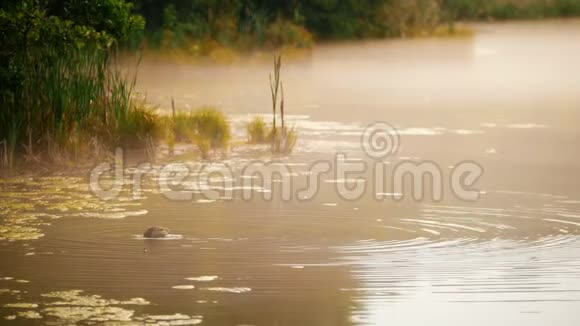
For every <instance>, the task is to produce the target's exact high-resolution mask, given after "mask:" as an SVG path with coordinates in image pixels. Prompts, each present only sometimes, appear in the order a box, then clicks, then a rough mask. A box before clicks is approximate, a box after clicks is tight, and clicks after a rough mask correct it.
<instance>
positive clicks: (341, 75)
mask: <svg viewBox="0 0 580 326" xmlns="http://www.w3.org/2000/svg"><path fill="white" fill-rule="evenodd" d="M476 29H477V31H478V33H477V36H476V37H474V38H473V39H469V40H414V41H407V40H402V41H381V42H364V43H353V44H341V45H324V46H320V47H319V48H317V49H316V50H315V51H314V53H313V54H312V56H311V57H310V58H307V59H304V60H303V61H299V62H293V63H288V64H287V65H286V66H285V68H284V72H283V74H284V75H283V76H284V81H285V90H286V94H287V110H288V111H289V112H291V113H292V116H291V117H290V118H289V120H290V121H291V124H292V125H294V126H295V127H296V128H297V130H298V132H299V135H300V140H299V142H298V144H297V147H296V149H295V153H294V154H293V155H292V156H291V157H288V158H281V159H280V161H281V162H283V163H285V166H286V167H288V169H289V171H287V173H286V174H284V175H283V176H282V178H281V180H283V182H290V183H292V185H293V186H294V187H295V188H299V186H303V185H305V184H306V183H307V182H308V179H309V177H310V176H312V174H311V173H312V171H311V170H310V164H312V163H313V162H319V161H333V162H335V160H336V155H335V154H336V153H339V152H340V153H344V154H345V155H346V156H347V160H346V162H342V164H347V165H348V164H352V165H354V164H355V163H356V162H366V163H367V166H373V165H374V164H377V162H376V161H374V160H372V159H371V158H369V157H368V156H367V155H366V154H365V153H364V152H363V150H362V149H361V146H360V138H361V134H362V132H363V130H364V128H365V126H367V125H368V124H369V123H371V122H374V121H387V122H389V123H390V124H392V125H394V126H396V127H397V129H398V130H399V134H400V135H401V136H400V141H401V143H400V148H399V151H398V152H397V153H396V154H394V155H392V156H390V157H387V158H385V159H384V160H381V161H380V162H378V164H380V165H381V166H383V167H384V168H385V171H386V173H387V175H388V174H389V173H392V172H393V171H394V169H395V167H396V166H397V164H398V163H400V162H407V161H414V162H420V161H424V160H429V161H432V162H434V163H436V164H437V166H439V168H440V170H441V172H442V175H443V176H444V178H443V180H448V179H449V175H450V173H451V171H452V170H453V168H454V167H455V166H457V165H458V164H460V162H462V161H465V160H471V161H475V162H477V163H478V164H480V165H481V166H482V167H483V168H484V170H485V172H484V174H483V176H482V177H481V178H480V180H479V181H478V182H477V184H476V185H475V188H476V189H478V190H479V192H480V194H481V198H480V199H479V200H478V201H475V202H467V201H463V200H460V199H458V198H456V197H455V196H453V194H452V193H451V192H450V190H449V187H447V186H446V187H445V189H444V196H443V199H442V200H440V201H433V200H429V199H424V200H419V201H416V200H413V199H412V198H411V197H410V196H409V194H407V195H406V196H405V199H404V200H401V201H396V200H395V199H394V198H393V197H395V195H396V194H395V190H394V189H392V187H389V185H388V184H387V187H386V188H385V189H382V190H381V191H378V190H376V189H375V188H374V187H373V186H374V182H375V181H376V176H375V175H373V174H372V173H371V172H370V171H367V172H365V173H361V174H355V175H353V176H350V177H348V178H344V177H340V176H337V175H332V174H329V175H323V176H322V177H321V180H320V182H319V184H320V189H319V191H318V193H317V195H316V196H315V197H314V198H312V199H311V200H300V198H298V197H295V198H293V199H292V200H289V201H285V200H282V199H281V198H280V197H279V196H277V194H278V193H280V189H279V188H277V186H278V185H279V183H277V184H272V185H269V186H268V185H262V184H252V185H251V186H248V184H247V183H246V182H247V179H248V178H247V177H246V178H243V177H241V174H242V172H243V169H244V167H245V166H247V165H248V163H249V162H251V161H253V160H255V159H263V160H270V156H269V155H267V154H265V152H267V149H264V148H260V147H252V148H247V147H240V146H238V147H234V148H233V149H232V152H231V153H230V155H229V157H228V158H227V159H226V160H225V161H221V162H213V163H200V162H195V161H186V163H187V164H189V166H190V167H191V170H192V171H194V172H195V173H192V174H191V175H190V176H189V177H188V178H187V180H186V182H184V183H182V184H181V185H179V186H176V187H173V188H172V189H174V190H176V189H177V190H183V191H189V192H191V194H192V195H193V198H191V199H190V200H187V201H174V200H169V199H167V198H166V196H164V194H163V193H162V189H160V187H159V182H160V181H163V180H164V177H163V176H162V173H161V170H162V168H163V167H162V166H159V165H156V166H153V169H152V170H148V173H147V174H146V176H145V177H144V178H143V179H144V181H143V185H142V189H141V190H142V191H141V193H140V194H138V195H137V196H134V195H133V193H132V192H131V185H130V184H129V185H127V186H126V187H125V188H124V191H123V192H122V193H121V194H120V196H119V197H118V198H116V199H114V200H111V201H102V200H99V199H97V198H95V197H94V196H93V195H92V194H91V192H90V191H89V187H88V185H87V181H88V177H87V176H54V177H37V178H20V179H9V180H1V185H0V187H1V189H2V191H1V192H0V216H1V217H2V220H1V224H0V255H1V257H2V259H1V261H0V304H1V305H2V309H0V317H1V318H3V319H2V324H4V323H6V324H10V323H14V324H47V323H52V324H71V323H84V324H91V323H92V324H102V323H106V322H108V323H110V324H120V323H126V324H132V323H134V324H165V325H182V324H204V325H385V324H389V323H392V324H402V325H424V324H427V323H429V324H435V325H463V324H475V325H490V324H499V325H520V324H522V325H545V324H546V323H549V322H555V323H557V324H558V325H577V324H578V322H580V318H579V317H578V316H579V315H578V313H577V309H578V308H580V281H579V280H580V237H579V235H580V188H578V186H577V182H578V176H579V175H580V163H579V162H580V160H579V159H580V154H579V153H578V147H579V145H580V134H579V132H578V129H577V126H576V124H577V123H578V121H580V119H579V118H580V111H579V108H580V92H578V90H579V89H580V64H578V62H577V61H578V59H577V58H579V57H580V43H579V42H578V40H579V39H580V24H579V23H578V22H574V21H568V22H548V23H533V24H530V23H518V24H503V25H501V24H498V25H481V26H476ZM268 71H269V66H267V65H263V64H261V63H259V62H254V61H252V62H251V63H248V64H244V65H240V66H234V67H199V66H183V65H181V66H176V65H168V64H167V65H161V64H159V63H155V64H153V63H145V64H144V65H143V67H142V71H141V73H140V78H141V82H140V84H139V88H140V89H141V90H142V91H144V92H145V91H146V92H147V96H148V99H149V100H150V101H152V102H155V103H157V104H159V105H160V107H161V109H162V110H163V109H166V108H167V106H168V104H169V101H170V98H171V97H172V96H173V97H175V99H176V102H177V104H178V106H181V107H187V106H191V107H195V106H198V105H202V104H215V105H221V106H222V107H224V108H225V110H226V111H227V112H228V113H229V116H230V118H231V120H232V124H233V125H234V129H235V132H236V134H238V135H239V136H243V129H244V122H245V121H246V120H247V119H248V118H249V117H250V116H252V115H253V114H267V113H268V111H269V103H268V96H269V95H268V94H267V74H268ZM223 163H225V164H227V166H229V167H231V169H232V172H233V174H232V179H233V180H234V183H233V185H230V186H228V187H226V186H223V185H221V184H220V183H219V182H218V183H214V182H212V181H211V180H209V182H207V181H208V180H207V176H208V174H210V173H211V172H212V171H214V172H215V171H220V170H221V171H223ZM335 164H338V163H336V162H335ZM270 168H271V167H267V168H264V170H268V169H270ZM140 171H141V170H139V169H128V170H127V171H126V174H125V178H126V180H127V181H130V180H132V178H133V176H135V175H136V174H138V173H139V172H140ZM356 178H362V179H363V180H364V181H356V180H353V179H356ZM128 183H129V182H128ZM354 183H364V184H365V185H366V186H367V189H366V192H365V193H364V195H363V196H362V197H361V198H359V199H358V200H354V201H349V200H345V199H343V198H341V197H340V196H339V195H338V194H337V190H336V189H337V186H338V185H348V186H353V184H354ZM210 186H211V187H213V188H212V189H217V190H221V191H226V190H229V192H228V193H227V196H226V195H223V194H221V195H220V196H218V197H216V198H209V199H208V198H206V197H204V196H203V195H202V194H201V193H200V192H201V190H203V189H206V188H207V187H210ZM204 187H206V188H204ZM226 188H227V189H226ZM244 189H246V190H247V189H249V192H250V193H252V194H254V196H253V198H251V199H248V200H244V199H243V198H242V194H241V193H242V191H243V190H244ZM377 192H381V193H382V194H383V195H382V197H383V200H380V201H379V200H376V199H375V197H376V194H377ZM267 194H272V195H273V198H274V199H273V200H267V199H264V198H262V197H261V196H263V195H267ZM150 225H163V226H164V227H167V228H169V229H170V230H171V237H170V238H169V239H167V240H145V239H143V238H142V237H141V236H140V234H141V233H142V232H143V230H144V229H145V228H146V227H148V226H150Z"/></svg>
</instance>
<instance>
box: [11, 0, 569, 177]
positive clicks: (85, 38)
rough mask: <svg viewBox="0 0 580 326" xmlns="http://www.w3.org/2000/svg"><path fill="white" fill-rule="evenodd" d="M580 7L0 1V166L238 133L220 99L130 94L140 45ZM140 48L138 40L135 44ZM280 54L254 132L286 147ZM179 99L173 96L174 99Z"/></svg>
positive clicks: (528, 0)
mask: <svg viewBox="0 0 580 326" xmlns="http://www.w3.org/2000/svg"><path fill="white" fill-rule="evenodd" d="M575 16H580V0H511V1H510V0H495V1H484V0H374V1H370V0H365V1H315V0H310V1H306V0H295V1H260V0H247V1H242V0H234V1H225V0H223V1H222V0H213V1H210V0H192V1H179V0H171V1H148V2H147V1H142V0H134V1H125V0H95V1H91V2H89V3H86V2H80V1H65V2H63V1H59V0H47V1H39V0H20V1H15V2H7V3H3V4H1V5H0V31H1V32H2V33H0V42H1V44H2V45H3V46H2V48H1V49H0V62H1V63H2V65H1V66H0V82H1V85H2V87H1V89H0V106H1V108H2V109H1V111H0V174H7V173H13V172H18V171H19V170H26V169H30V168H31V167H32V168H34V167H39V166H50V167H51V168H52V167H54V166H63V167H73V166H79V165H80V164H82V163H83V162H94V160H95V159H101V158H106V157H110V155H111V153H112V152H113V151H114V149H115V148H117V147H123V148H124V149H125V150H134V151H136V152H140V153H142V154H143V155H144V156H145V157H148V158H149V159H155V157H156V151H157V148H158V147H159V146H160V144H164V145H167V147H168V148H169V152H170V153H171V152H172V151H173V148H174V146H175V145H176V144H179V143H189V144H194V145H195V146H196V147H197V149H198V150H199V156H200V158H201V159H211V158H212V156H214V155H215V154H216V153H221V154H222V155H224V154H225V153H227V151H228V147H229V145H230V144H231V143H232V142H238V141H237V140H232V139H231V138H232V136H231V130H230V126H229V123H228V121H227V118H226V117H225V116H224V114H223V113H221V112H220V111H219V109H218V108H215V107H205V108H200V109H198V110H194V111H191V112H183V111H180V110H178V109H176V108H175V107H174V106H173V105H172V106H173V112H172V114H171V115H159V114H156V113H154V111H153V110H152V109H151V108H150V107H148V105H147V103H146V102H145V101H143V100H137V99H136V98H135V97H134V96H133V95H134V94H133V88H134V86H135V82H136V78H137V73H138V68H139V61H140V58H141V57H139V59H138V60H137V67H136V71H137V72H135V74H133V75H131V74H129V73H123V72H122V71H123V69H121V68H120V67H121V65H120V63H119V62H120V59H119V58H122V57H124V56H125V55H127V54H131V53H135V52H139V53H142V54H143V53H144V55H146V56H148V57H149V56H151V57H153V58H160V59H163V60H166V59H172V60H177V61H186V60H196V58H207V59H208V60H211V61H213V62H218V63H226V64H227V63H233V62H235V61H236V60H238V58H239V57H240V55H242V54H248V53H261V56H262V57H264V58H266V57H267V58H269V59H271V54H272V53H280V54H282V55H283V56H284V57H290V58H292V57H293V56H300V55H302V54H303V53H308V51H309V50H310V49H311V48H312V47H313V46H314V44H315V43H316V42H321V41H333V40H353V39H367V38H385V37H409V38H412V37H469V36H470V35H471V31H470V30H469V29H467V28H465V27H463V25H461V24H459V23H458V22H460V21H480V20H507V19H520V18H525V19H531V18H549V17H575ZM136 50H139V51H136ZM281 66H282V62H281V57H280V56H279V55H276V57H275V59H274V72H273V75H271V76H270V92H271V95H272V124H271V125H268V123H266V121H264V120H263V119H261V118H255V119H254V120H252V121H251V122H250V123H249V124H248V126H247V137H248V139H247V143H248V144H265V145H267V144H269V145H270V149H271V152H272V153H273V154H275V155H278V154H280V155H288V154H290V153H291V152H292V149H293V147H294V145H295V144H296V139H297V132H296V130H295V129H294V128H293V127H289V126H287V125H286V122H285V119H284V115H285V112H284V111H285V107H284V84H283V82H282V80H281V75H280V74H281ZM172 104H173V103H172Z"/></svg>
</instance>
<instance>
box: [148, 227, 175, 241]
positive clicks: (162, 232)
mask: <svg viewBox="0 0 580 326" xmlns="http://www.w3.org/2000/svg"><path fill="white" fill-rule="evenodd" d="M168 235H169V230H168V229H166V228H162V227H160V226H152V227H150V228H148V229H147V230H145V233H143V237H145V238H149V239H160V238H165V237H166V236H168Z"/></svg>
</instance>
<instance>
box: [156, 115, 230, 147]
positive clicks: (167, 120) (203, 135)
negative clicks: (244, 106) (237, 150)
mask: <svg viewBox="0 0 580 326" xmlns="http://www.w3.org/2000/svg"><path fill="white" fill-rule="evenodd" d="M162 120H163V122H162V123H161V124H162V125H163V126H164V129H165V131H166V136H165V138H166V140H167V141H168V145H169V146H170V150H171V147H173V145H174V144H175V142H181V143H183V142H192V143H194V144H195V145H197V147H198V148H199V150H200V152H201V154H202V156H203V158H208V156H209V152H210V151H212V150H216V149H222V150H224V149H227V147H228V145H229V141H230V139H231V128H230V125H229V122H228V121H227V119H226V117H225V115H224V114H223V113H222V112H220V111H219V110H218V109H217V108H213V107H202V108H200V109H197V110H193V111H189V112H183V111H180V112H177V111H176V110H175V107H174V106H173V113H172V115H171V117H164V118H163V119H162Z"/></svg>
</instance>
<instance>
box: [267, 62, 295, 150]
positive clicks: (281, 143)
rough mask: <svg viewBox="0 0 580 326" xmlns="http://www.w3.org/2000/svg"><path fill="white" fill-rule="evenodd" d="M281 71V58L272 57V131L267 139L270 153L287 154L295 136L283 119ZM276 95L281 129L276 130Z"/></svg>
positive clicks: (292, 145) (292, 146) (293, 143)
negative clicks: (270, 148)
mask: <svg viewBox="0 0 580 326" xmlns="http://www.w3.org/2000/svg"><path fill="white" fill-rule="evenodd" d="M281 69H282V57H281V56H280V55H278V56H275V57H274V78H272V75H270V94H271V96H272V130H271V132H270V136H269V139H270V140H271V143H272V153H275V154H289V153H291V152H292V150H293V148H294V145H295V144H296V139H297V134H296V131H295V130H294V129H292V130H288V129H287V128H286V121H285V119H284V83H282V81H281V79H280V72H281ZM278 95H280V119H281V129H280V130H278V129H277V128H276V120H277V119H276V111H277V108H278Z"/></svg>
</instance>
